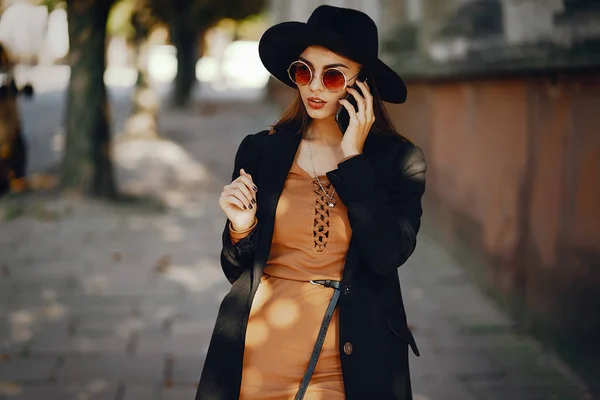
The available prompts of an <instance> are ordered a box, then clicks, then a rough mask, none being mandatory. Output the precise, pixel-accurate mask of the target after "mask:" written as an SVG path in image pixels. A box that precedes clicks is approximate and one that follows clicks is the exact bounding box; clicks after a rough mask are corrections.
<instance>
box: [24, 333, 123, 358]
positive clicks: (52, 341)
mask: <svg viewBox="0 0 600 400" xmlns="http://www.w3.org/2000/svg"><path fill="white" fill-rule="evenodd" d="M129 340H130V339H129V338H128V337H121V336H116V335H111V336H98V337H93V336H69V335H54V336H50V335H38V336H37V337H36V338H34V339H33V340H32V342H31V352H32V353H34V354H35V353H43V354H73V353H81V354H111V353H118V354H124V353H125V352H126V351H127V346H128V344H129Z"/></svg>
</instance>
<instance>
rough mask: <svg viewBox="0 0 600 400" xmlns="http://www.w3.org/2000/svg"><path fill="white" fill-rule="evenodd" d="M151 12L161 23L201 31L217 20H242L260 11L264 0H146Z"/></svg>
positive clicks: (264, 2) (263, 5)
mask: <svg viewBox="0 0 600 400" xmlns="http://www.w3.org/2000/svg"><path fill="white" fill-rule="evenodd" d="M147 3H148V4H149V6H150V7H151V9H152V11H153V14H154V15H155V16H156V17H157V18H158V19H159V20H160V21H161V22H163V23H165V24H167V25H171V24H173V23H177V24H183V25H185V26H186V27H187V28H188V29H191V30H194V31H196V32H201V31H203V30H205V29H206V28H208V27H210V26H212V25H214V24H215V23H217V22H218V21H219V20H221V19H224V18H231V19H234V20H242V19H244V18H246V17H248V16H250V15H253V14H258V13H260V12H261V11H262V10H263V8H264V7H265V6H266V0H147Z"/></svg>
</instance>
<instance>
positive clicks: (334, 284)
mask: <svg viewBox="0 0 600 400" xmlns="http://www.w3.org/2000/svg"><path fill="white" fill-rule="evenodd" d="M310 283H312V284H313V285H321V286H324V287H330V288H333V289H334V291H333V296H331V300H330V301H329V305H328V306H327V311H325V316H324V317H323V322H322V323H321V329H320V330H319V336H317V341H316V343H315V347H314V349H313V352H312V355H311V356H310V361H309V362H308V368H307V369H306V373H305V374H304V378H303V379H302V382H301V383H300V387H299V388H298V393H296V397H295V400H302V399H303V398H304V394H305V393H306V389H307V388H308V384H309V383H310V380H311V378H312V376H313V373H314V372H315V367H316V366H317V361H318V360H319V354H321V349H322V348H323V342H324V341H325V335H327V329H328V328H329V323H330V322H331V317H332V316H333V311H334V310H335V306H336V305H337V302H338V299H339V298H340V281H334V280H331V279H325V280H317V281H310Z"/></svg>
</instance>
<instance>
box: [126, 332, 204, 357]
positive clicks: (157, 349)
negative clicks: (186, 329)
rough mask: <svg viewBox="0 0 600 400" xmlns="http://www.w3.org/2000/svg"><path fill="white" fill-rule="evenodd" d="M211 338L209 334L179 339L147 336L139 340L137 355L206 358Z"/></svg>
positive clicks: (180, 337) (178, 337) (136, 349)
mask: <svg viewBox="0 0 600 400" xmlns="http://www.w3.org/2000/svg"><path fill="white" fill-rule="evenodd" d="M210 336H211V333H209V332H205V333H203V334H199V335H188V336H177V337H175V336H166V335H164V336H163V335H153V334H145V335H141V336H140V337H139V338H138V339H137V344H136V346H135V354H141V355H165V356H166V355H172V356H175V357H176V356H180V355H182V356H204V355H205V354H206V351H207V350H208V344H209V342H210Z"/></svg>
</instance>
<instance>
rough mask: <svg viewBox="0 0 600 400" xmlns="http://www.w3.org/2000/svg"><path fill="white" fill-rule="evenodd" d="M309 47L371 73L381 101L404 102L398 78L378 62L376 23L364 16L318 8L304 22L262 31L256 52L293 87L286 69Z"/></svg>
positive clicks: (268, 66)
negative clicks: (320, 48) (338, 57)
mask: <svg viewBox="0 0 600 400" xmlns="http://www.w3.org/2000/svg"><path fill="white" fill-rule="evenodd" d="M309 46H322V47H325V48H327V49H329V50H331V51H333V52H334V53H337V54H340V55H342V56H344V57H346V58H349V59H351V60H353V61H355V62H358V63H360V64H362V66H363V70H366V72H367V74H371V75H372V76H373V79H374V81H375V84H376V85H377V90H378V92H379V95H380V96H381V99H382V100H384V101H387V102H390V103H396V104H399V103H404V102H405V101H406V85H405V84H404V81H403V80H402V78H400V76H399V75H398V74H397V73H396V72H394V71H393V70H392V69H391V68H390V67H388V66H387V65H386V64H385V63H384V62H383V61H381V60H380V59H379V56H378V54H379V39H378V33H377V26H376V25H375V22H374V21H373V20H372V19H371V18H370V17H369V16H368V15H367V14H365V13H363V12H360V11H357V10H353V9H350V8H341V7H333V6H319V7H317V8H316V9H315V10H314V11H313V13H312V14H311V16H310V18H309V19H308V21H307V22H306V23H304V22H282V23H280V24H276V25H274V26H272V27H270V28H269V29H267V30H266V31H265V33H264V34H263V35H262V37H261V39H260V42H259V46H258V53H259V55H260V59H261V60H262V63H263V65H264V66H265V68H266V69H267V70H268V71H269V72H270V73H271V74H272V75H273V76H274V77H275V78H277V79H279V80H280V81H281V82H283V83H285V84H286V85H288V86H291V87H293V88H296V84H295V83H294V82H292V80H291V79H290V77H289V76H288V72H287V70H288V67H289V66H290V64H291V63H292V62H294V61H296V60H297V59H298V56H300V54H301V53H302V52H303V51H304V50H305V49H306V48H307V47H309Z"/></svg>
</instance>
